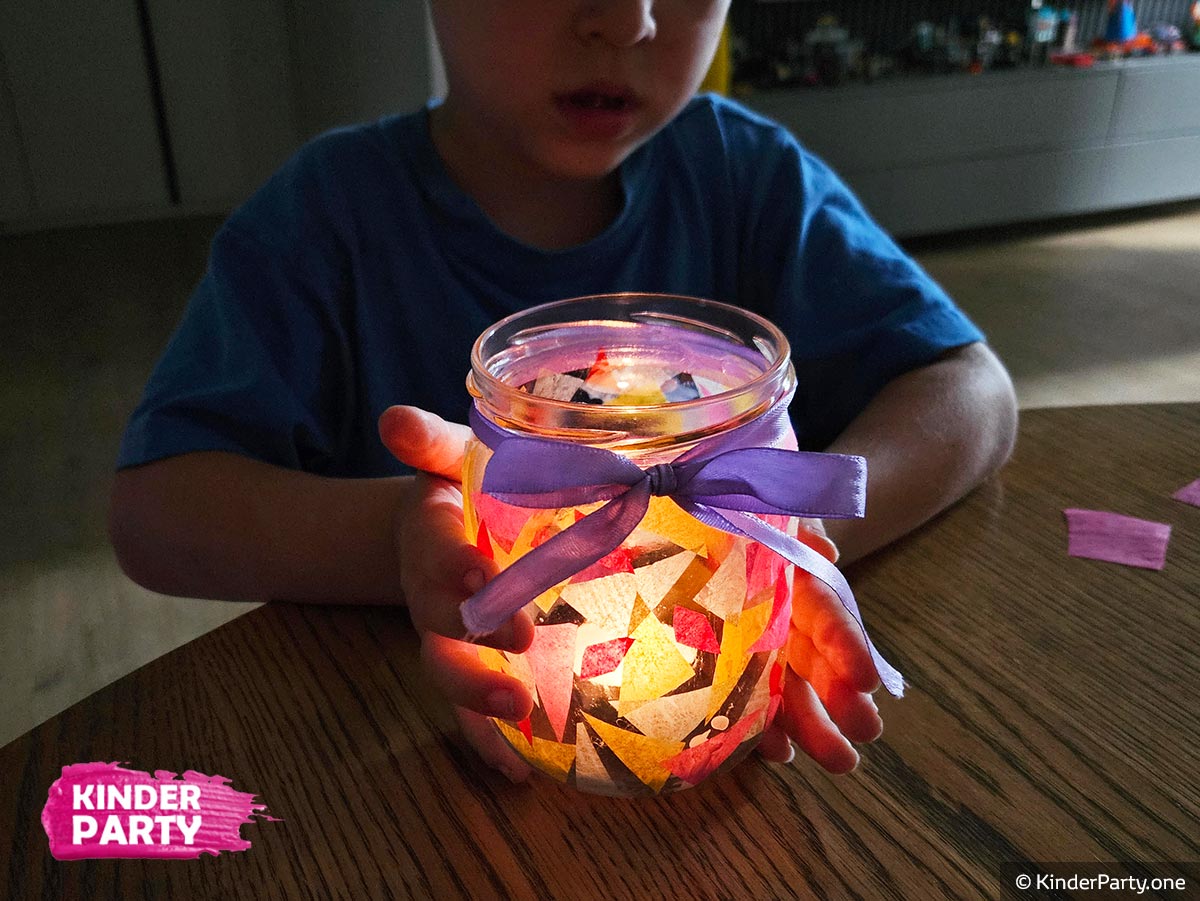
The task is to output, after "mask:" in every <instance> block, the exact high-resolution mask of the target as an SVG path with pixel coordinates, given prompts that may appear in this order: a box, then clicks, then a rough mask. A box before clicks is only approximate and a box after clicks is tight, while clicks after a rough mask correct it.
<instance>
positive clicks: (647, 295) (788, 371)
mask: <svg viewBox="0 0 1200 901" xmlns="http://www.w3.org/2000/svg"><path fill="white" fill-rule="evenodd" d="M637 301H642V302H644V303H648V304H650V305H653V304H655V303H657V304H659V305H660V307H666V308H672V307H673V308H675V312H671V311H670V310H669V309H668V310H666V311H664V310H658V311H655V310H653V309H647V310H641V309H638V308H636V307H634V303H635V302H637ZM587 302H592V303H597V302H599V303H609V304H613V305H614V307H616V308H618V310H619V308H620V307H621V306H622V305H626V306H628V307H630V308H631V309H632V314H631V315H630V316H629V318H628V320H627V321H630V322H635V323H636V322H638V321H641V320H640V319H638V318H636V314H638V313H640V314H641V316H642V318H645V319H649V320H651V321H655V322H660V323H663V324H671V325H677V326H680V327H683V328H689V329H692V330H696V331H701V332H706V333H708V334H709V335H717V336H719V337H722V338H724V339H725V340H727V341H729V343H730V349H731V351H734V350H735V348H736V347H737V346H739V345H740V346H741V347H745V348H747V349H748V350H750V351H751V352H752V353H753V354H754V358H755V362H757V361H758V359H759V358H761V360H762V363H763V365H764V368H763V371H762V372H760V373H759V374H758V375H756V376H754V377H753V378H751V379H749V380H748V381H746V382H743V383H742V384H740V385H736V386H734V387H732V388H729V389H727V390H725V391H722V392H716V393H713V394H710V395H707V396H704V397H699V398H693V399H690V400H683V401H676V402H674V403H656V404H620V405H611V406H596V405H589V404H579V403H575V402H573V401H570V400H557V399H553V398H546V397H534V396H531V395H530V394H529V393H528V392H526V391H522V390H520V388H519V387H518V386H515V385H511V384H509V383H507V382H505V381H504V380H503V379H501V378H500V377H498V376H497V375H495V374H493V372H492V371H491V370H490V369H489V365H488V364H489V362H490V360H491V359H493V358H494V357H495V355H496V353H498V351H493V352H492V353H491V354H490V355H489V356H488V357H487V358H485V356H484V354H485V351H484V348H485V347H486V346H487V345H488V344H489V343H490V342H492V341H493V340H494V339H495V337H496V335H497V334H498V333H502V332H504V331H506V330H510V329H512V327H513V326H514V324H519V323H520V322H521V321H522V320H526V319H530V318H531V317H532V318H533V319H534V320H535V321H536V320H537V319H538V318H539V317H547V316H548V315H549V316H552V315H553V314H554V313H556V312H558V311H566V310H570V309H571V308H573V307H579V306H581V305H583V304H584V303H587ZM685 310H690V311H695V312H696V313H698V314H700V315H697V316H695V317H694V318H693V317H691V316H687V315H684V314H683V313H682V312H681V311H685ZM705 311H708V312H710V313H712V314H715V315H713V316H711V317H710V318H712V319H714V320H717V321H720V320H722V319H725V320H728V319H731V318H732V319H735V320H741V321H742V322H743V323H745V325H746V326H747V329H748V330H751V331H756V332H759V333H761V335H755V337H754V339H753V340H751V341H749V343H748V342H747V341H746V340H743V339H742V338H741V337H740V336H739V335H737V334H736V333H734V332H732V331H730V330H729V329H726V328H722V327H721V326H720V325H719V324H717V323H716V322H713V323H709V322H706V321H705V319H704V317H703V315H702V314H703V313H704V312H705ZM614 312H616V310H614ZM613 319H614V320H616V321H620V317H619V316H614V317H613ZM572 321H581V322H586V321H597V320H596V319H595V318H594V317H593V318H591V319H580V318H579V317H571V316H569V315H568V316H563V317H561V318H560V319H558V320H553V319H550V320H549V321H548V322H547V326H546V327H550V326H551V325H565V324H569V323H570V322H572ZM531 328H536V326H531ZM524 333H525V330H521V331H517V332H514V334H524ZM762 338H765V339H766V340H765V341H764V340H761V339H762ZM764 345H769V346H768V347H764ZM772 355H773V357H774V358H773V359H772V358H771V357H772ZM794 383H795V375H794V370H793V369H792V366H791V347H790V344H789V342H788V340H787V337H786V336H785V335H784V334H783V332H782V331H781V330H780V329H779V327H778V326H776V325H775V324H774V323H772V322H771V321H770V320H768V319H767V318H765V317H763V316H760V315H759V314H757V313H754V312H752V311H750V310H747V309H745V308H743V307H739V306H734V305H733V304H728V303H723V302H721V301H716V300H708V299H705V298H700V297H693V296H689V295H684V294H667V293H656V292H644V291H625V292H615V293H609V294H589V295H582V296H579V297H571V298H566V299H563V300H556V301H552V302H550V303H545V304H539V305H537V306H532V307H529V308H528V309H525V310H521V311H520V312H517V313H513V314H511V315H509V316H506V317H504V318H503V319H501V320H499V321H497V322H495V323H493V324H492V325H490V326H489V327H488V328H486V329H485V330H484V331H483V332H482V333H481V334H480V335H479V337H478V338H476V340H475V343H474V345H473V346H472V348H471V372H470V374H469V375H468V376H467V389H468V391H470V393H471V394H472V396H473V397H475V398H476V399H478V400H481V401H483V402H484V403H485V404H486V405H487V407H489V408H491V410H489V411H485V412H491V413H500V414H501V416H500V417H499V418H500V419H503V420H506V422H505V423H504V424H508V425H515V426H517V427H520V426H521V425H522V421H521V417H520V416H516V417H512V416H504V415H503V411H505V410H508V411H512V410H513V409H519V408H521V407H522V406H524V405H529V404H531V403H536V405H537V407H538V408H539V409H540V410H544V411H548V412H551V413H553V412H554V411H557V412H558V413H559V414H560V415H562V416H564V417H569V416H571V415H576V416H578V415H579V414H581V413H586V416H587V418H588V420H589V422H590V423H592V424H593V425H589V426H587V427H585V428H582V429H579V430H580V431H586V432H589V433H593V434H599V433H604V432H611V434H612V435H614V436H616V435H617V434H620V435H626V436H630V437H632V436H631V435H630V433H629V430H628V429H627V428H625V429H623V428H621V427H620V426H622V425H627V424H628V422H629V420H630V419H631V417H637V416H646V415H651V414H661V413H663V412H664V411H668V410H669V411H670V412H671V413H672V414H675V415H678V416H684V417H686V415H687V414H688V413H689V412H693V413H695V411H699V410H701V409H708V408H712V407H719V406H721V405H723V404H724V405H736V406H738V407H744V406H745V400H746V398H748V397H749V398H754V399H755V401H756V402H755V403H753V404H751V406H752V407H754V408H756V410H757V412H761V411H762V408H763V406H764V405H766V404H771V403H774V402H775V401H776V400H778V399H779V398H780V397H782V396H783V395H784V394H785V393H786V392H787V391H789V390H791V388H792V387H793V385H794ZM739 402H740V403H739ZM581 408H582V409H581ZM755 415H757V413H756V414H755ZM738 418H739V419H741V418H742V417H741V416H739V417H738ZM609 426H611V428H609ZM561 431H568V432H570V431H575V429H571V428H569V427H568V428H566V429H562V430H561Z"/></svg>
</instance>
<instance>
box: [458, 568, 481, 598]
mask: <svg viewBox="0 0 1200 901" xmlns="http://www.w3.org/2000/svg"><path fill="white" fill-rule="evenodd" d="M486 581H487V580H486V579H485V578H484V575H483V570H482V569H472V570H469V571H468V572H467V574H466V575H465V576H463V585H464V587H466V589H467V591H469V592H471V594H474V593H475V592H477V591H479V590H480V589H482V588H483V586H484V583H485V582H486Z"/></svg>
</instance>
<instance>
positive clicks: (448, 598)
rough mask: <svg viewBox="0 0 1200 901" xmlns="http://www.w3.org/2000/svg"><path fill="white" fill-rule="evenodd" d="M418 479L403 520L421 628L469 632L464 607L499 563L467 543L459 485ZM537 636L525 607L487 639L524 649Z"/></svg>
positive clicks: (408, 596) (405, 557) (409, 595)
mask: <svg viewBox="0 0 1200 901" xmlns="http://www.w3.org/2000/svg"><path fill="white" fill-rule="evenodd" d="M415 485H416V488H415V494H414V499H413V503H412V505H411V507H410V509H408V510H406V511H405V512H404V513H403V514H402V516H403V517H404V519H403V521H401V522H400V523H399V525H398V528H399V536H398V540H399V548H398V553H399V555H400V561H401V568H402V578H401V583H402V587H403V589H404V597H405V600H406V601H407V603H408V608H409V612H410V614H411V616H412V620H413V625H415V626H416V627H417V629H418V630H419V631H422V632H436V633H437V634H438V635H442V636H445V637H447V638H463V637H464V636H465V634H466V628H465V627H464V626H463V621H462V613H461V612H460V611H459V607H460V605H461V604H462V602H463V601H465V600H466V599H467V598H468V597H470V596H471V595H472V594H474V593H475V592H476V591H478V590H479V589H480V588H482V587H483V586H484V584H485V583H486V581H487V580H488V579H489V578H491V576H492V575H494V574H495V572H496V564H495V563H494V562H493V561H492V560H490V559H488V558H487V557H485V556H484V555H483V554H481V553H480V552H479V551H478V550H477V549H476V548H474V547H472V546H471V545H469V544H467V541H466V538H465V537H464V536H463V518H462V496H461V494H460V493H459V491H458V488H457V487H456V486H455V485H452V484H451V483H450V482H447V481H445V480H444V479H438V478H433V477H430V476H424V475H421V476H418V477H417V480H416V483H415ZM532 641H533V622H532V620H530V618H529V615H528V614H526V613H524V612H523V611H522V612H518V613H517V614H516V615H515V616H513V617H512V618H511V619H510V620H509V622H507V623H506V624H505V625H504V626H502V627H501V628H500V629H498V630H497V631H495V632H493V633H492V634H491V635H489V636H486V637H485V638H483V639H481V643H482V644H487V645H491V646H493V647H498V648H504V649H505V650H511V651H523V650H525V648H527V647H529V644H530V642H532Z"/></svg>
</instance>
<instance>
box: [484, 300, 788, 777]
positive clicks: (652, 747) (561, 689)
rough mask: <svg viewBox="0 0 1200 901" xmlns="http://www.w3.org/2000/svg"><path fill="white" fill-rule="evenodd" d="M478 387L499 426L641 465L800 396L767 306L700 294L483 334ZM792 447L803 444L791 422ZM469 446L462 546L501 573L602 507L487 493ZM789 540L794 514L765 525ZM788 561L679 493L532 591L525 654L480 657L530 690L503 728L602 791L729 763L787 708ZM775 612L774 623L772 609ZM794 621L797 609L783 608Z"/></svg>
mask: <svg viewBox="0 0 1200 901" xmlns="http://www.w3.org/2000/svg"><path fill="white" fill-rule="evenodd" d="M467 383H468V388H469V390H470V392H471V394H472V395H473V396H474V398H475V402H476V406H477V409H478V410H479V412H480V413H481V414H482V415H483V416H484V417H486V419H487V420H489V421H490V422H491V423H494V424H495V425H498V426H499V427H501V428H503V429H506V430H509V431H511V432H514V433H516V434H518V435H521V436H525V437H536V438H544V439H552V440H556V441H566V442H574V443H583V444H587V445H590V446H593V447H599V448H605V449H607V450H609V451H613V452H615V453H617V454H620V455H622V456H624V457H626V458H627V459H628V460H630V461H632V462H633V463H635V464H636V465H637V466H638V467H639V468H641V469H649V468H650V467H653V466H654V465H656V464H660V463H665V462H669V461H671V460H674V459H675V458H677V457H678V456H679V455H680V454H682V453H684V452H686V451H687V450H689V449H690V448H692V447H694V446H695V445H696V444H697V443H699V442H701V441H703V440H705V439H708V438H712V437H714V436H718V435H721V434H724V433H727V432H728V431H730V430H732V429H734V428H736V427H738V426H740V425H743V424H746V423H749V422H751V421H753V420H755V419H756V418H758V417H761V416H763V414H764V413H766V412H767V411H768V410H771V409H772V408H774V407H775V406H776V405H777V404H779V403H781V402H783V401H784V400H785V399H786V398H787V397H789V396H790V394H791V392H792V390H793V389H794V387H795V374H794V370H793V369H792V366H791V363H790V361H789V348H788V343H787V339H786V338H785V337H784V336H783V334H782V333H781V332H780V331H779V330H778V329H777V328H776V327H775V326H773V325H772V324H771V323H769V322H767V321H766V320H765V319H763V318H762V317H760V316H756V315H754V314H753V313H750V312H747V311H745V310H741V309H738V308H736V307H732V306H728V305H725V304H720V303H715V302H712V301H705V300H698V299H695V298H689V297H679V296H671V295H652V294H615V295H602V296H595V297H585V298H578V299H574V300H566V301H560V302H557V303H552V304H547V305H544V306H540V307H536V308H533V309H530V310H527V311H524V312H521V313H518V314H516V315H514V316H510V317H508V318H507V319H504V320H502V321H500V322H498V323H496V324H495V325H493V326H492V327H491V328H489V329H488V330H487V331H485V332H484V333H483V334H482V335H481V336H480V337H479V339H478V340H477V341H476V343H475V346H474V349H473V351H472V356H471V374H470V376H469V377H468V380H467ZM786 431H787V434H786V436H785V438H784V440H783V442H781V445H780V446H784V447H788V448H789V449H794V448H795V437H794V435H792V434H791V430H790V427H788V428H787V430H786ZM491 457H492V451H491V450H490V449H489V448H488V447H487V446H485V445H484V444H483V443H482V442H480V441H479V440H478V439H472V440H471V441H470V442H469V444H468V447H467V452H466V457H465V463H464V472H463V508H464V520H465V527H466V534H467V539H468V540H469V541H470V542H471V543H472V544H474V545H476V546H477V547H478V548H480V550H482V551H483V552H484V553H485V554H488V555H490V556H491V557H492V558H493V559H494V560H495V561H496V562H497V563H498V564H499V566H500V567H501V568H504V567H506V566H508V565H510V564H511V563H512V562H513V561H514V560H516V559H517V558H519V557H521V556H523V555H524V554H527V553H528V552H529V551H530V549H531V548H534V547H537V546H538V545H540V544H542V543H543V542H545V541H546V540H547V539H548V538H550V537H551V536H553V535H554V534H556V533H558V532H560V531H562V530H564V529H566V528H568V527H569V526H571V525H572V524H573V523H575V522H577V521H578V520H579V519H580V518H582V517H583V516H584V515H586V514H588V513H590V512H592V511H593V510H595V509H597V508H599V507H600V506H602V502H598V503H594V504H588V505H584V506H581V507H562V508H555V509H540V508H536V509H535V508H529V507H518V506H513V505H511V504H507V503H503V502H501V501H500V500H497V499H496V498H494V497H491V496H489V495H487V494H484V493H483V492H482V484H483V478H484V474H485V472H486V470H487V466H488V462H489V460H490V459H491ZM759 518H760V519H763V520H765V521H767V522H769V523H770V524H771V525H773V526H775V527H776V528H780V529H784V530H786V531H788V532H789V534H795V531H794V530H795V520H792V519H789V518H788V517H784V516H779V515H762V516H760V517H759ZM791 585H792V565H791V564H789V563H787V561H785V560H784V559H783V558H782V557H780V556H779V555H778V554H776V553H774V552H773V551H771V550H770V549H768V548H767V547H765V546H763V545H760V544H758V543H757V542H755V541H752V540H750V539H748V538H744V537H741V536H737V535H734V534H731V533H729V532H727V531H723V530H721V529H717V528H714V527H712V526H710V525H706V524H704V523H702V522H700V521H699V520H698V519H696V518H694V517H693V516H691V515H690V514H688V513H687V512H685V511H684V510H683V509H682V508H681V507H680V506H679V505H678V504H677V503H676V502H675V501H673V500H672V499H671V498H669V497H666V496H653V497H651V498H650V502H649V508H648V510H647V512H646V514H645V516H644V517H643V519H642V521H641V522H640V524H639V525H638V526H637V527H636V528H635V529H634V531H633V532H632V533H631V534H630V535H629V536H628V538H626V539H625V540H624V542H622V543H621V545H620V546H619V547H617V548H616V550H614V551H613V552H611V553H609V554H607V555H605V556H604V557H602V558H601V559H600V560H598V561H597V562H595V563H594V564H592V565H590V566H588V567H586V568H585V569H584V570H583V571H581V572H578V573H577V574H575V575H574V576H572V577H571V578H570V579H568V580H565V581H563V582H562V583H560V584H558V585H556V586H554V587H553V588H551V589H550V590H548V591H545V592H544V593H543V594H541V595H540V596H539V597H537V598H536V599H535V600H534V601H533V602H532V603H531V606H530V612H531V613H532V614H533V616H534V621H535V624H536V630H535V638H534V642H533V645H532V647H531V648H530V649H529V650H528V651H527V652H526V653H524V654H511V653H507V652H502V651H496V650H493V649H490V648H482V647H481V648H480V654H481V657H482V659H483V660H484V662H485V663H486V664H487V665H489V666H491V667H493V668H494V669H496V670H500V671H502V672H505V673H508V674H510V675H512V676H514V677H516V678H517V679H519V680H521V681H522V682H523V683H525V684H526V685H527V686H528V688H529V689H530V692H531V693H532V694H533V696H534V698H535V705H534V709H533V713H532V714H531V716H530V717H529V718H527V719H526V720H524V721H523V722H521V723H518V724H514V723H509V722H505V721H503V720H496V721H495V723H496V727H497V728H498V729H499V730H500V732H501V734H502V735H503V736H504V737H505V739H506V740H507V741H508V742H509V743H510V744H511V745H512V747H513V748H514V749H515V750H516V751H517V752H518V753H519V754H520V755H521V756H522V757H523V758H525V759H526V760H527V761H529V763H530V764H532V765H533V766H534V767H535V768H537V769H539V770H541V771H543V772H545V773H548V774H550V775H551V776H553V777H555V778H556V779H558V780H560V781H564V782H567V783H568V784H571V785H574V786H575V787H577V788H579V789H581V790H584V791H589V792H595V793H600V794H609V795H647V794H657V793H659V792H667V791H673V790H676V789H680V788H685V787H688V786H690V785H694V784H696V783H697V782H699V781H701V780H702V779H704V778H706V777H708V776H710V775H712V774H713V773H715V772H718V771H721V770H724V769H726V768H728V767H731V766H733V765H734V764H735V763H736V762H737V761H738V760H740V759H741V758H743V757H744V756H745V755H746V754H747V753H749V751H750V750H751V749H752V748H753V746H754V745H755V744H756V743H757V741H758V739H759V737H760V736H761V733H762V730H763V728H764V727H765V725H766V724H767V723H768V722H769V720H770V717H771V715H772V713H773V712H774V706H775V704H777V703H778V697H779V694H780V691H781V680H782V671H783V663H784V660H783V658H782V657H780V659H779V660H778V661H777V660H776V658H777V656H779V651H780V649H781V645H782V644H783V640H784V637H785V636H786V630H787V623H786V621H784V622H783V623H782V624H781V623H779V622H778V621H777V620H778V618H779V611H780V609H781V606H786V605H785V603H784V602H785V601H786V600H787V599H790V596H791V594H790V593H791ZM773 614H774V616H773ZM785 619H786V615H785Z"/></svg>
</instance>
